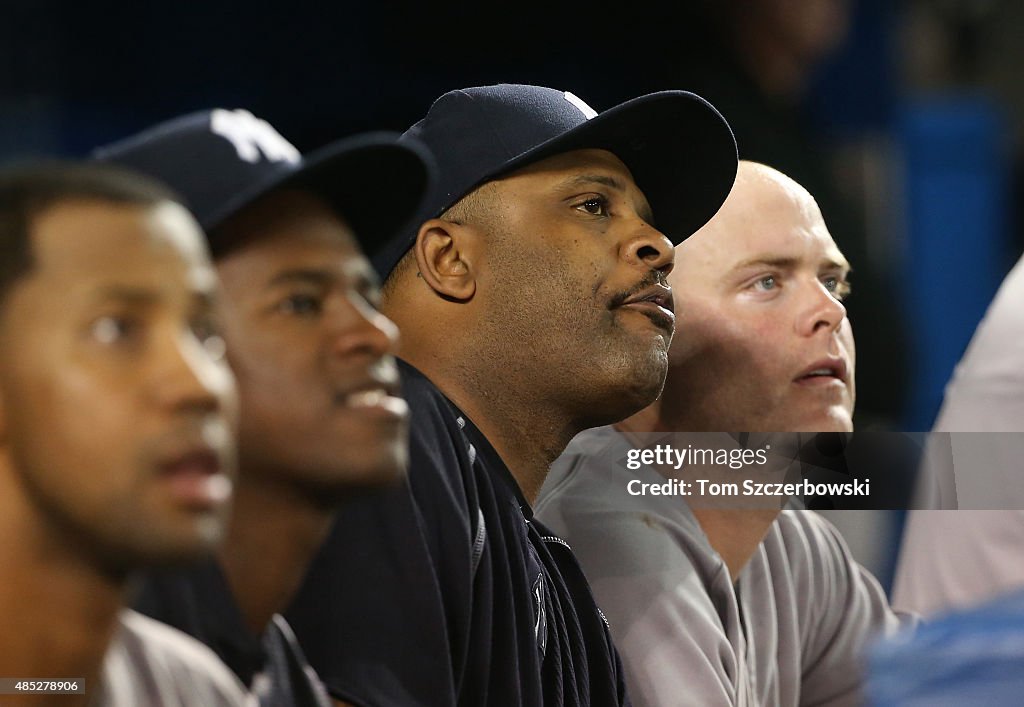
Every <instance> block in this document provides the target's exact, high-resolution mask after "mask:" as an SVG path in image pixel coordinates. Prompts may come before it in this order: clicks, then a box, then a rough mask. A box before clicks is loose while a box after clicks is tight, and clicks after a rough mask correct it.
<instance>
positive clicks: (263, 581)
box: [95, 109, 429, 707]
mask: <svg viewBox="0 0 1024 707" xmlns="http://www.w3.org/2000/svg"><path fill="white" fill-rule="evenodd" d="M95 156H96V157H97V158H98V159H100V160H104V161H108V162H115V163H119V164H122V165H126V166H129V167H132V168H133V169H135V170H136V171H139V172H142V173H145V174H148V175H150V176H154V177H157V178H159V179H161V180H162V181H164V182H166V183H167V184H169V185H170V186H172V187H173V188H174V189H175V190H176V191H177V192H178V193H180V194H181V195H182V196H183V197H184V201H185V203H186V204H187V205H188V206H189V207H190V208H191V209H192V211H193V213H194V214H195V216H196V217H197V219H198V220H199V222H200V223H201V224H202V225H203V227H204V228H205V229H206V230H207V235H208V240H209V242H210V247H211V252H212V253H213V255H214V260H215V265H216V269H217V274H218V276H219V278H220V280H221V282H222V285H223V303H224V306H223V311H222V315H223V332H224V340H225V343H226V349H227V358H228V362H229V363H230V365H231V367H232V369H233V370H234V372H235V374H236V376H237V379H238V386H239V393H240V401H241V425H240V430H239V482H238V487H237V492H236V494H235V498H236V500H235V507H234V517H233V521H232V525H231V530H230V532H229V535H228V538H227V541H226V543H225V545H224V547H223V549H222V551H221V553H220V555H219V558H218V561H217V562H210V563H208V564H207V565H205V566H202V567H199V568H194V569H190V570H186V571H178V572H174V573H167V574H162V575H159V576H158V575H153V576H151V577H150V578H149V580H148V581H147V583H146V585H145V587H144V589H143V592H142V594H141V598H140V600H139V602H138V605H137V606H138V608H140V609H141V610H142V611H144V612H146V613H148V614H150V615H152V616H154V617H156V618H159V619H161V620H163V621H166V622H167V623H170V624H172V625H174V626H176V627H178V628H181V629H183V630H185V631H186V632H188V633H191V634H192V635H194V636H196V637H198V638H199V639H200V640H202V641H204V642H205V643H207V644H208V645H209V646H210V647H212V648H213V649H214V651H215V652H216V653H217V654H218V655H220V657H221V658H222V659H223V660H224V661H225V662H226V663H227V664H228V665H229V666H230V667H231V668H232V669H233V670H234V671H235V673H236V674H237V675H238V676H239V677H240V678H241V679H242V681H243V682H244V683H245V684H246V685H249V686H250V688H251V689H252V690H253V691H254V692H255V693H256V694H257V695H258V696H259V697H260V702H261V704H264V705H268V706H272V707H288V706H289V705H325V704H329V702H328V698H327V695H326V693H325V692H324V691H323V688H322V686H321V685H320V684H319V681H318V680H317V679H316V676H315V675H314V674H312V671H311V670H310V669H309V666H308V664H307V663H306V662H305V658H304V657H303V656H302V653H301V651H300V650H299V649H298V645H297V643H296V642H295V639H294V636H293V635H292V633H291V629H290V627H289V626H288V625H287V623H286V622H285V621H284V619H283V618H281V616H280V615H279V614H278V612H281V611H283V610H284V608H285V607H286V606H287V603H288V601H289V599H290V597H291V595H292V594H293V593H294V591H295V589H296V588H297V586H298V584H299V582H300V581H301V579H302V576H303V574H304V573H305V571H306V567H307V565H308V564H309V562H310V560H311V559H312V557H313V555H314V554H315V552H316V550H317V548H318V547H319V545H320V544H321V543H322V541H323V539H324V538H325V537H326V536H327V533H328V530H329V528H330V524H331V522H332V519H333V517H334V513H335V511H336V510H337V508H338V507H339V505H341V504H342V503H343V502H344V501H346V500H347V499H348V498H349V497H350V496H351V495H352V494H353V493H354V492H355V491H357V490H361V489H365V488H367V487H372V486H379V485H381V484H386V483H393V482H395V481H396V480H397V479H399V478H401V476H402V474H403V472H404V469H405V465H406V460H407V437H406V436H407V416H408V408H407V405H406V403H405V402H404V401H403V400H402V399H401V398H400V397H398V390H397V386H398V370H397V368H396V365H395V359H394V357H393V355H392V354H393V351H394V348H395V344H396V338H397V331H396V329H395V326H394V324H392V323H391V322H390V321H389V320H388V319H387V318H385V317H384V316H383V315H382V314H380V312H378V311H377V308H376V303H377V299H378V296H379V295H378V279H377V276H376V274H375V273H374V272H373V269H372V268H371V266H370V263H369V261H368V260H367V259H366V257H364V255H363V253H362V252H361V250H360V245H361V246H362V247H363V248H366V249H372V248H374V247H376V245H377V244H378V243H380V242H382V241H385V240H386V239H388V238H390V237H391V236H392V235H393V234H394V232H395V231H397V230H398V229H399V228H400V227H401V226H402V224H403V223H404V222H405V221H407V220H409V219H410V218H411V217H412V215H413V214H414V212H415V211H416V208H417V206H418V204H419V202H420V201H421V198H422V196H423V194H424V192H425V190H426V188H427V184H428V178H429V167H428V162H427V160H428V159H429V158H427V157H426V153H425V152H424V151H423V150H422V148H420V147H418V146H416V145H415V144H413V143H409V142H403V143H399V142H398V135H397V134H369V135H362V136H357V137H354V138H349V139H347V140H343V141H341V142H338V143H337V144H334V145H332V146H329V147H327V148H324V149H323V150H321V151H319V152H317V153H315V154H313V155H310V156H309V157H307V158H305V159H303V158H302V157H301V156H300V155H299V153H298V151H297V150H296V149H295V148H294V147H292V145H290V144H289V143H288V142H287V141H286V140H285V139H284V138H283V137H281V136H280V135H279V134H278V133H277V132H276V131H275V130H274V129H273V128H272V127H271V126H270V125H269V124H267V123H266V122H264V121H262V120H260V119H258V118H256V117H255V116H253V115H252V114H250V113H248V112H245V111H239V110H235V111H227V110H219V109H218V110H213V111H204V112H200V113H196V114H192V115H189V116H184V117H182V118H179V119H176V120H172V121H169V122H167V123H164V124H161V125H158V126H156V127H154V128H151V129H149V130H147V131H145V132H143V133H141V134H139V135H137V136H135V137H132V138H128V139H126V140H124V141H121V142H119V143H116V144H114V145H110V146H107V147H104V148H102V149H99V150H97V151H96V153H95Z"/></svg>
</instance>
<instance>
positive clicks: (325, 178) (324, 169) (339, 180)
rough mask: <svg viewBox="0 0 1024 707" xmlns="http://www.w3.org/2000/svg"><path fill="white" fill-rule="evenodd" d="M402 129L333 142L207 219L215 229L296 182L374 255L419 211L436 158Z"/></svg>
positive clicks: (207, 225)
mask: <svg viewBox="0 0 1024 707" xmlns="http://www.w3.org/2000/svg"><path fill="white" fill-rule="evenodd" d="M399 137H400V136H399V134H398V133H389V132H376V133H364V134H362V135H356V136H354V137H350V138H346V139H344V140H340V141H338V142H335V143H332V144H331V145H328V146H327V147H324V148H322V149H320V150H317V151H315V152H313V153H311V154H310V155H308V156H307V157H306V158H305V159H304V160H303V165H302V167H301V168H299V169H298V170H295V171H293V172H290V173H287V174H284V175H280V176H278V177H275V178H273V179H269V180H267V181H265V182H263V183H260V184H257V185H255V186H254V187H253V188H252V189H249V190H248V191H246V192H244V193H242V194H238V195H236V197H235V198H234V199H232V200H231V201H230V202H228V203H226V204H224V205H223V206H222V207H221V208H220V209H218V210H217V211H216V212H215V213H213V214H210V215H209V216H207V217H206V218H205V219H203V220H202V226H203V228H205V229H206V230H207V232H210V231H211V230H212V229H215V228H216V227H217V226H218V225H220V224H221V223H223V222H224V221H225V220H226V219H228V218H229V217H231V216H232V215H234V214H236V213H238V212H239V211H240V210H241V209H243V208H244V207H246V206H248V205H249V204H251V203H252V202H254V201H256V200H257V199H259V198H260V197H262V196H264V195H266V194H268V193H269V192H271V191H274V190H276V189H282V188H286V187H297V188H301V189H304V190H308V191H310V192H312V193H314V194H316V195H318V196H320V197H321V198H323V199H324V200H325V201H326V202H327V203H328V204H329V205H330V206H331V207H332V208H333V209H334V210H335V211H337V213H338V215H339V216H340V217H341V218H342V219H343V220H344V221H345V222H346V223H347V224H348V225H349V227H350V228H351V229H352V231H353V232H354V233H355V236H356V239H357V240H358V242H359V245H360V246H361V247H362V248H363V251H364V252H365V253H366V254H367V255H372V254H373V253H374V252H375V251H376V250H377V248H379V247H380V246H381V245H382V244H384V243H386V242H387V241H388V239H390V238H392V237H393V236H394V235H395V234H397V233H399V232H400V231H401V230H402V228H403V227H405V226H406V225H407V224H408V222H409V221H411V219H412V217H413V216H414V215H415V214H416V213H417V209H418V208H419V205H420V203H421V202H422V200H423V197H424V195H425V194H426V192H427V189H428V187H429V185H430V180H431V175H432V168H431V158H430V156H429V153H428V152H427V150H426V148H424V147H423V146H422V145H421V144H419V143H418V142H417V141H411V140H408V139H406V140H403V141H402V142H398V138H399Z"/></svg>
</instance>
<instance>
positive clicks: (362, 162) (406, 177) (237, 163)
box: [92, 108, 433, 254]
mask: <svg viewBox="0 0 1024 707" xmlns="http://www.w3.org/2000/svg"><path fill="white" fill-rule="evenodd" d="M399 137H400V136H399V135H398V133H385V132H379V133H366V134H362V135H356V136H354V137H350V138H346V139H344V140H340V141H338V142H336V143H333V144H331V145H328V146H327V147H324V148H322V149H320V150H318V151H316V152H313V153H312V154H310V155H308V156H307V157H305V158H304V157H302V156H301V155H300V154H299V151H298V150H297V149H296V148H295V147H294V146H293V145H292V144H291V143H289V142H288V141H287V140H285V139H284V138H283V137H282V136H281V135H280V133H278V132H277V131H276V130H274V128H273V127H271V125H270V124H269V123H267V122H266V121H264V120H261V119H259V118H257V117H256V116H254V115H253V114H252V113H250V112H248V111H245V110H225V109H221V108H217V109H213V110H207V111H200V112H197V113H191V114H189V115H185V116H181V117H179V118H175V119H172V120H169V121H167V122H164V123H160V124H158V125H156V126H153V127H151V128H149V129H147V130H144V131H143V132H141V133H138V134H137V135H133V136H131V137H128V138H125V139H123V140H120V141H118V142H115V143H112V144H109V145H105V146H103V147H99V148H96V149H95V150H94V151H93V153H92V157H93V158H94V159H96V160H98V161H101V162H109V163H113V164H119V165H123V166H125V167H128V168H131V169H133V170H135V171H137V172H140V173H142V174H145V175H148V176H151V177H155V178H156V179H159V180H160V181H162V182H164V183H165V184H167V185H168V186H170V187H171V188H172V189H173V190H174V191H175V192H177V193H178V194H179V195H181V197H182V198H183V199H184V203H185V205H186V206H187V207H189V209H190V210H191V211H192V213H193V215H194V216H195V217H196V220H197V221H199V223H200V225H201V226H202V227H203V228H204V229H205V230H206V232H207V234H210V232H211V231H212V230H213V229H216V227H217V226H218V225H220V224H222V223H223V222H224V221H225V220H226V219H227V218H229V217H230V216H232V215H234V214H236V213H238V211H240V210H241V209H243V208H244V207H245V206H247V205H249V204H251V203H252V202H254V201H256V200H257V199H259V198H260V197H262V196H264V195H266V194H267V193H269V192H271V191H273V190H275V189H279V188H281V187H297V188H301V189H305V190H308V191H310V192H312V193H314V194H316V195H318V196H320V197H321V198H323V199H324V200H325V201H326V202H327V203H328V204H329V205H331V207H333V208H334V209H335V210H336V211H337V212H338V214H339V215H340V216H341V217H342V218H343V219H344V220H345V221H346V223H348V225H349V226H350V227H351V228H352V230H353V231H354V233H355V236H356V239H357V240H358V241H359V244H360V245H361V246H362V248H363V250H364V252H366V253H367V254H372V253H373V252H374V250H375V249H376V248H377V247H378V246H379V245H380V244H381V243H383V242H385V241H386V240H387V239H388V238H391V237H392V236H394V235H395V234H396V233H397V232H399V230H400V229H401V228H402V227H403V226H405V225H407V223H408V222H409V220H410V219H411V217H412V216H413V214H414V213H416V211H417V207H418V206H419V204H420V202H421V201H422V199H423V197H424V195H425V194H426V192H427V189H428V187H429V184H430V181H431V176H432V172H433V169H432V161H431V158H430V156H429V154H428V153H427V151H426V150H425V149H424V148H423V146H422V145H421V144H419V143H418V142H417V141H415V140H411V141H410V140H402V141H401V142H399ZM207 237H208V238H210V243H211V246H216V234H214V235H213V236H212V237H211V236H209V235H208V236H207Z"/></svg>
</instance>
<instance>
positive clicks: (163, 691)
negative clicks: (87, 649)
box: [96, 610, 254, 707]
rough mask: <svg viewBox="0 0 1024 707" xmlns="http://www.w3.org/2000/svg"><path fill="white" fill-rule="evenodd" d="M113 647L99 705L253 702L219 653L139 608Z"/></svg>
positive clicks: (180, 706) (190, 706) (217, 706)
mask: <svg viewBox="0 0 1024 707" xmlns="http://www.w3.org/2000/svg"><path fill="white" fill-rule="evenodd" d="M120 619H121V628H120V630H119V631H118V633H117V635H116V636H115V637H114V641H113V643H111V645H110V648H109V649H108V650H107V656H106V660H105V662H104V664H103V684H102V686H101V693H100V697H99V699H98V701H97V703H96V704H97V705H99V707H139V706H140V705H146V707H195V706H196V705H202V706H203V707H241V706H243V705H244V706H247V707H248V706H250V705H253V704H254V702H252V701H251V700H252V698H250V697H249V696H248V694H247V693H246V691H245V689H244V688H243V686H242V683H241V682H239V680H238V678H236V677H235V676H234V675H233V674H232V673H231V671H230V670H228V669H227V667H226V666H225V665H224V664H223V663H222V662H221V661H220V660H219V659H218V658H217V656H216V655H214V654H213V652H212V651H211V650H210V649H209V648H207V647H206V646H204V645H203V644H202V643H199V642H198V641H196V640H195V639H192V638H190V637H188V636H186V635H185V634H184V633H182V632H181V631H178V630H177V629H174V628H171V627H170V626H166V625H164V624H162V623H160V622H158V621H154V620H153V619H150V618H147V617H145V616H142V615H141V614H138V613H136V612H134V611H129V610H125V611H123V612H121V617H120Z"/></svg>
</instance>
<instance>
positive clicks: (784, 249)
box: [675, 173, 849, 277]
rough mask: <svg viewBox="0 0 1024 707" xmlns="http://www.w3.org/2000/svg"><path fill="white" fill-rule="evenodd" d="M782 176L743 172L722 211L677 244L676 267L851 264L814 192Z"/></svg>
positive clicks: (715, 270)
mask: <svg viewBox="0 0 1024 707" xmlns="http://www.w3.org/2000/svg"><path fill="white" fill-rule="evenodd" d="M779 177H780V178H772V177H765V176H764V175H760V174H758V175H754V176H751V175H750V174H749V173H748V174H746V175H742V173H741V177H740V179H738V180H737V182H736V185H735V186H734V187H733V191H732V193H730V195H729V198H728V199H727V200H726V203H725V205H724V206H723V207H722V209H721V211H719V213H718V214H717V215H716V216H715V217H714V218H713V219H712V220H711V222H710V223H708V224H707V225H706V226H705V227H704V228H702V229H701V230H699V231H698V232H697V233H696V234H694V235H693V236H691V237H690V238H689V239H687V240H686V241H684V242H683V243H682V244H680V245H679V246H678V247H677V263H676V270H677V271H682V273H687V274H690V275H693V274H694V273H695V272H696V273H701V272H703V273H704V274H705V275H708V276H719V275H723V274H726V273H728V272H729V271H731V270H732V269H733V268H735V267H738V266H742V264H744V263H749V262H751V261H766V262H770V261H779V260H787V261H793V262H795V263H798V264H799V265H801V266H805V267H812V268H818V267H822V266H825V265H830V264H837V265H839V266H841V267H844V268H848V267H849V265H848V263H847V261H846V258H845V257H844V256H843V254H842V252H841V251H840V250H839V247H838V246H837V245H836V243H835V241H834V240H833V239H832V236H831V234H830V233H829V231H828V228H827V227H826V225H825V222H824V220H823V219H822V216H821V211H820V210H819V209H818V205H817V203H816V202H815V201H814V199H813V198H812V197H811V195H810V194H808V193H807V191H806V190H804V189H803V188H802V187H800V186H799V185H798V184H796V183H795V182H793V181H792V180H788V179H786V178H781V175H779ZM675 274H676V276H677V277H679V276H680V275H681V273H680V272H677V273H675Z"/></svg>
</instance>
